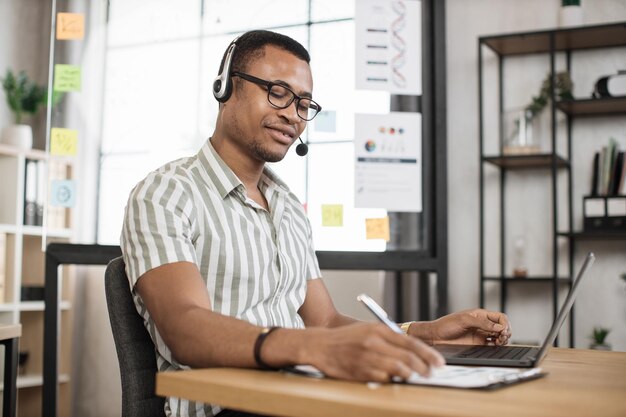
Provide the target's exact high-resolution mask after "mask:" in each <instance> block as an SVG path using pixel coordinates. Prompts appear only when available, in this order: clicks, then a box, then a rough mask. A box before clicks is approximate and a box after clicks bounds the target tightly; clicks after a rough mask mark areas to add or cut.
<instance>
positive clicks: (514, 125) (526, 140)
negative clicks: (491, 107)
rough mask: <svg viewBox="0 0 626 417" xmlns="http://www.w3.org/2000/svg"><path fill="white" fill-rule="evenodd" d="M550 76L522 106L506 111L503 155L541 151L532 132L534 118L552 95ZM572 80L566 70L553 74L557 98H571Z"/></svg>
mask: <svg viewBox="0 0 626 417" xmlns="http://www.w3.org/2000/svg"><path fill="white" fill-rule="evenodd" d="M552 82H553V81H552V77H551V76H550V74H548V75H546V78H545V79H544V80H543V82H542V83H541V88H540V89H539V93H538V94H537V95H536V96H533V97H532V99H531V101H530V103H529V104H528V105H527V106H525V107H524V108H518V109H513V110H511V111H509V112H507V115H506V119H507V120H506V125H507V126H509V128H508V129H507V135H506V139H505V142H504V147H503V149H502V152H503V153H504V154H505V155H519V154H534V153H539V152H540V151H541V146H540V144H539V141H538V138H537V135H534V134H533V130H535V127H534V126H533V124H534V121H535V119H537V118H538V116H539V115H540V114H541V112H542V111H543V110H544V109H545V108H546V106H547V105H548V103H549V102H550V97H551V95H552ZM572 88H573V84H572V80H571V78H570V76H569V73H568V72H567V71H562V72H557V73H555V74H554V90H555V95H556V99H557V100H568V99H572V98H573V96H572Z"/></svg>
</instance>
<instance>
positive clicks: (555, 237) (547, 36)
mask: <svg viewBox="0 0 626 417" xmlns="http://www.w3.org/2000/svg"><path fill="white" fill-rule="evenodd" d="M624 46H626V22H621V23H615V24H607V25H598V26H579V27H574V28H569V29H556V30H544V31H535V32H521V33H510V34H500V35H493V36H484V37H481V38H479V41H478V61H479V64H478V89H479V93H478V94H479V144H480V305H481V306H484V305H485V288H484V286H485V283H486V282H499V283H500V307H501V309H502V310H503V311H506V302H507V298H508V290H509V288H508V287H509V286H511V285H524V284H528V283H531V284H539V283H544V284H551V291H552V301H553V303H552V304H553V305H552V307H553V308H552V310H553V317H556V314H557V310H558V304H559V300H558V290H559V288H560V287H562V286H563V285H567V286H569V287H571V285H572V280H573V276H572V274H573V272H572V271H573V267H574V253H575V246H576V242H577V241H579V240H626V233H620V232H617V233H608V232H602V233H601V232H597V233H591V232H583V231H575V230H574V227H573V212H572V206H573V201H572V195H573V181H572V172H573V169H574V168H573V164H572V160H571V155H572V152H573V146H572V122H573V119H574V118H578V117H597V116H618V115H626V97H613V98H600V99H595V98H584V99H580V98H578V99H573V100H562V101H557V100H556V92H555V89H554V88H553V89H552V91H551V100H550V112H551V126H550V133H549V134H550V141H551V148H550V149H551V151H550V152H548V153H541V154H534V155H503V154H501V155H485V151H484V150H485V143H484V139H485V135H484V109H483V107H484V96H483V93H484V91H483V88H484V84H483V75H484V74H483V49H484V48H485V47H486V48H489V49H491V50H492V51H493V52H494V53H495V54H496V56H497V60H498V80H499V82H498V94H499V131H500V132H499V141H500V147H499V149H500V152H501V150H502V144H503V136H504V135H503V115H504V108H503V102H504V100H503V98H504V91H503V90H504V86H503V77H504V60H505V59H506V58H507V57H511V56H521V55H530V54H547V55H548V56H549V60H550V68H549V71H550V76H551V77H554V76H555V74H556V55H557V54H558V53H562V54H564V56H565V63H566V64H565V65H566V70H567V71H568V72H570V73H571V54H572V52H574V51H579V50H589V49H598V48H614V47H624ZM557 111H559V112H561V113H562V114H564V115H565V117H566V123H567V145H566V147H567V148H566V149H565V150H557V139H556V136H557V125H556V114H557ZM486 165H492V166H495V167H497V168H498V169H499V181H500V182H499V191H500V197H499V199H500V201H499V207H500V213H499V223H500V229H499V230H500V274H499V276H486V275H485V264H484V259H485V200H484V198H485V166H486ZM521 169H526V170H548V171H549V174H548V175H550V179H551V190H550V191H551V204H552V210H551V219H552V241H551V242H550V244H551V245H552V253H553V259H552V274H550V275H549V276H542V277H532V276H531V277H528V278H523V279H520V278H513V277H510V276H507V275H506V274H505V265H506V255H505V250H504V244H505V242H506V228H505V224H506V222H505V219H506V212H505V211H506V210H505V201H504V199H505V192H504V191H505V187H506V180H507V173H508V172H509V171H512V170H521ZM561 171H565V175H566V176H567V186H566V188H567V189H566V190H565V192H566V193H567V207H562V208H561V210H567V213H568V219H569V220H568V227H567V230H558V226H557V224H558V219H559V213H560V211H559V207H558V199H557V197H558V195H559V194H558V181H557V175H558V173H559V172H561ZM559 239H567V240H568V242H569V245H568V249H569V250H568V258H569V259H568V264H569V268H568V270H569V271H559V251H558V242H559ZM565 272H567V273H565ZM569 330H570V331H569V345H570V346H574V314H573V313H572V314H570V326H569ZM556 344H557V345H558V340H557V343H556Z"/></svg>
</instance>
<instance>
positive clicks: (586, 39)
mask: <svg viewBox="0 0 626 417" xmlns="http://www.w3.org/2000/svg"><path fill="white" fill-rule="evenodd" d="M551 36H554V49H555V51H567V50H573V49H592V48H609V47H616V46H626V23H615V24H608V25H601V26H579V27H574V28H568V29H556V30H543V31H534V32H518V33H509V34H504V35H494V36H481V37H480V42H481V43H483V44H485V45H487V46H488V47H489V48H491V49H492V50H493V51H494V52H495V53H497V54H499V55H523V54H534V53H547V52H550V37H551Z"/></svg>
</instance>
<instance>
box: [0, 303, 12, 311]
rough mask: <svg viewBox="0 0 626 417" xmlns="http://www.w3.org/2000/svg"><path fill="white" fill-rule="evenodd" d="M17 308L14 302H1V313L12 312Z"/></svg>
mask: <svg viewBox="0 0 626 417" xmlns="http://www.w3.org/2000/svg"><path fill="white" fill-rule="evenodd" d="M13 310H15V304H14V303H0V313H10V312H12V311H13Z"/></svg>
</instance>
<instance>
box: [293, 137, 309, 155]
mask: <svg viewBox="0 0 626 417" xmlns="http://www.w3.org/2000/svg"><path fill="white" fill-rule="evenodd" d="M298 139H300V143H299V144H298V146H296V153H297V154H298V155H300V156H305V155H306V154H307V153H309V147H308V146H307V144H306V143H304V142H302V138H301V137H300V136H298Z"/></svg>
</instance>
